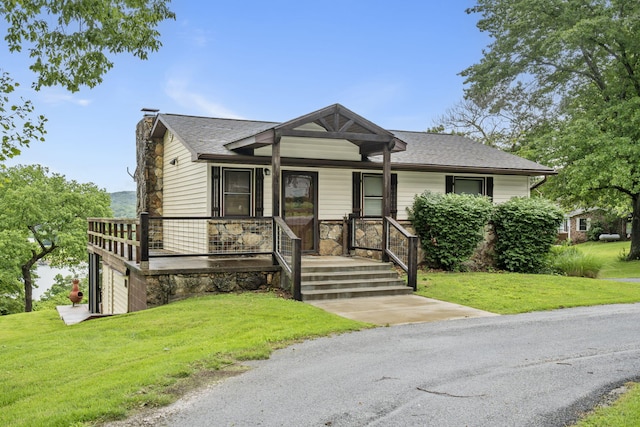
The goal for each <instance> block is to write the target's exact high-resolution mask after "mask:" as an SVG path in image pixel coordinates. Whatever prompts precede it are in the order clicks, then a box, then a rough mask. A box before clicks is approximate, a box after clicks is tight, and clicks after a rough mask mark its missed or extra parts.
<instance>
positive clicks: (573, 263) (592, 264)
mask: <svg viewBox="0 0 640 427" xmlns="http://www.w3.org/2000/svg"><path fill="white" fill-rule="evenodd" d="M549 265H550V267H551V269H552V270H553V272H555V273H558V274H563V275H566V276H573V277H590V278H592V279H595V278H596V277H598V273H600V270H602V266H603V265H604V262H603V261H602V260H600V259H599V258H597V257H595V256H593V255H590V254H585V253H583V252H580V251H579V250H578V249H577V248H576V247H569V246H554V247H553V248H551V251H550V252H549Z"/></svg>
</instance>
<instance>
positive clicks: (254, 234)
mask: <svg viewBox="0 0 640 427" xmlns="http://www.w3.org/2000/svg"><path fill="white" fill-rule="evenodd" d="M88 235H89V236H88V237H89V246H92V247H93V248H94V251H95V250H98V251H99V252H101V253H103V254H104V253H108V254H109V255H111V256H116V257H118V258H121V259H124V260H126V261H134V262H136V263H138V264H140V265H141V268H147V266H148V263H149V259H150V258H154V257H180V256H220V255H259V254H272V256H273V260H274V264H275V263H278V264H279V265H280V266H281V267H282V274H283V276H284V277H285V279H286V280H288V282H289V285H290V288H291V293H292V294H293V297H294V298H295V299H296V300H301V299H302V295H301V290H300V273H301V262H302V261H301V260H302V250H301V240H300V238H299V237H297V236H296V235H295V233H294V232H293V231H291V229H290V228H289V226H287V224H286V223H285V222H284V220H283V219H282V218H280V217H274V218H270V217H262V218H238V219H228V218H219V217H151V216H149V214H147V213H143V214H141V215H140V219H139V220H135V219H116V218H89V219H88ZM98 251H96V252H98Z"/></svg>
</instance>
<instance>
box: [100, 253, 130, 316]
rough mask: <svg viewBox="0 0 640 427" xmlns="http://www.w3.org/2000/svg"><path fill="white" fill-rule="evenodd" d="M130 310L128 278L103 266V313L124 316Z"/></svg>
mask: <svg viewBox="0 0 640 427" xmlns="http://www.w3.org/2000/svg"><path fill="white" fill-rule="evenodd" d="M128 309H129V290H128V288H127V277H126V276H124V275H122V274H121V273H120V272H118V271H116V270H113V269H111V268H109V266H107V265H103V268H102V313H103V314H122V313H126V312H127V311H128Z"/></svg>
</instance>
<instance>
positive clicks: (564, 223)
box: [558, 218, 569, 233]
mask: <svg viewBox="0 0 640 427" xmlns="http://www.w3.org/2000/svg"><path fill="white" fill-rule="evenodd" d="M568 231H569V220H568V219H567V218H565V219H563V220H562V222H561V223H560V226H559V227H558V232H560V233H566V232H568Z"/></svg>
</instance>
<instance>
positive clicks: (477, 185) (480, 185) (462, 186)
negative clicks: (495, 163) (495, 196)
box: [453, 178, 484, 196]
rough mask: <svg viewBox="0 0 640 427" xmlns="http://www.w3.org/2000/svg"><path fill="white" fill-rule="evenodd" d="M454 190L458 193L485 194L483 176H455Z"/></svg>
mask: <svg viewBox="0 0 640 427" xmlns="http://www.w3.org/2000/svg"><path fill="white" fill-rule="evenodd" d="M453 192H454V193H456V194H472V195H474V196H475V195H483V194H484V179H483V178H455V179H454V181H453Z"/></svg>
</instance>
